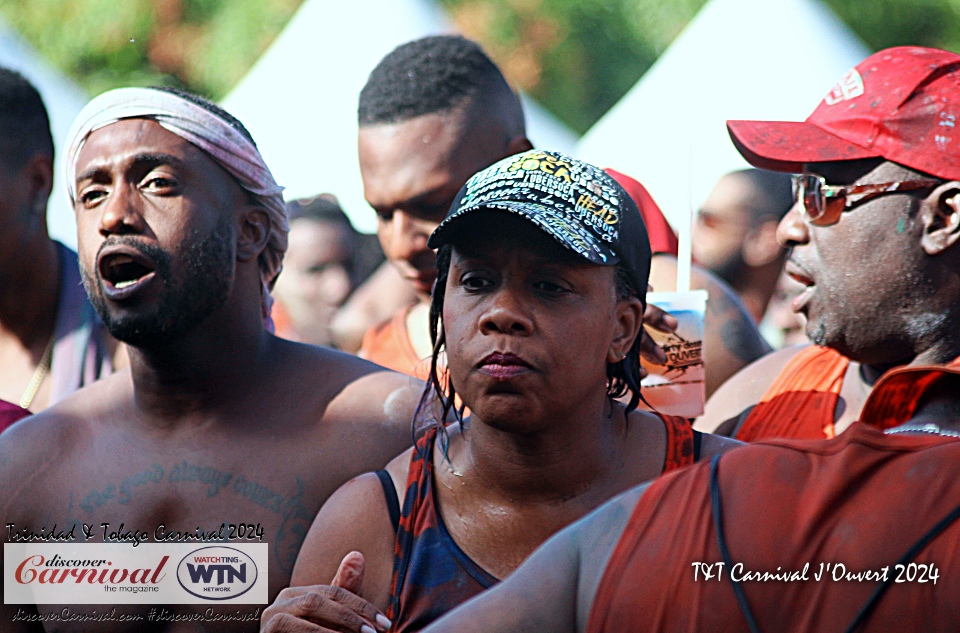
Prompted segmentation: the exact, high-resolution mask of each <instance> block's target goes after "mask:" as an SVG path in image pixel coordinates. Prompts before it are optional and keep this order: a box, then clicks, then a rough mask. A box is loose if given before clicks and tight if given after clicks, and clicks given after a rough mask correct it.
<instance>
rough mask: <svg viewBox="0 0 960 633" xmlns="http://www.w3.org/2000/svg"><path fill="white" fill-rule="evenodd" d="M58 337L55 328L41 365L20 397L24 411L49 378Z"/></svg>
mask: <svg viewBox="0 0 960 633" xmlns="http://www.w3.org/2000/svg"><path fill="white" fill-rule="evenodd" d="M56 335H57V332H56V328H54V331H53V334H51V335H50V340H49V341H47V347H46V349H44V350H43V356H41V357H40V363H39V364H38V365H37V368H36V369H34V370H33V376H31V377H30V382H29V383H27V388H26V389H25V390H24V392H23V395H22V396H20V406H21V407H23V408H24V409H29V408H30V405H31V404H33V399H34V398H36V397H37V392H38V391H40V385H42V384H43V379H44V378H46V377H47V372H49V371H50V363H51V362H52V361H53V342H54V340H56V338H57V336H56Z"/></svg>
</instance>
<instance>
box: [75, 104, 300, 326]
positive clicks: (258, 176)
mask: <svg viewBox="0 0 960 633" xmlns="http://www.w3.org/2000/svg"><path fill="white" fill-rule="evenodd" d="M122 119H151V120H153V121H156V122H157V123H159V124H160V125H162V126H163V127H164V128H165V129H166V130H169V131H170V132H173V133H174V134H176V135H177V136H179V137H181V138H183V139H184V140H186V141H189V142H190V143H192V144H193V145H196V146H197V147H199V148H200V149H202V150H203V151H204V152H206V153H207V154H208V155H209V156H210V157H211V158H212V159H213V160H215V161H216V162H217V164H218V165H220V166H221V167H222V168H223V169H225V170H226V171H227V172H228V173H229V174H230V175H231V176H233V177H234V178H236V179H237V181H238V182H239V183H240V186H241V187H243V188H244V189H245V190H247V191H248V192H250V193H251V194H253V196H254V197H255V198H256V199H257V201H258V202H259V203H260V204H261V205H262V207H263V209H264V210H265V211H266V212H267V214H268V215H269V217H270V238H269V241H268V242H267V248H266V250H264V252H263V253H262V254H261V255H260V278H261V280H262V281H263V297H264V310H265V318H266V316H268V315H269V314H270V305H271V303H272V300H271V298H270V290H269V289H270V287H271V286H272V285H273V282H274V281H275V280H276V278H277V275H279V274H280V268H281V267H282V265H283V254H284V253H285V252H286V250H287V233H289V231H290V224H289V222H288V221H287V213H286V209H285V206H284V203H283V195H282V192H283V187H281V186H280V185H278V184H277V182H276V181H275V180H274V179H273V174H271V173H270V169H269V168H268V167H267V165H266V163H264V162H263V157H262V156H260V152H259V151H258V150H257V148H256V146H255V145H254V144H253V143H252V142H251V141H250V139H248V138H247V137H246V136H244V135H243V134H242V133H241V132H239V131H238V130H236V129H234V128H233V127H231V126H230V124H229V123H227V121H225V120H224V119H222V118H220V117H219V116H217V115H216V114H214V113H213V112H210V111H209V110H207V109H206V108H203V107H201V106H199V105H197V104H195V103H193V102H191V101H188V100H187V99H184V98H183V97H180V96H179V95H176V94H173V93H171V92H165V91H163V90H154V89H150V88H120V89H117V90H111V91H109V92H105V93H103V94H102V95H100V96H99V97H96V98H95V99H94V100H93V101H91V102H90V103H88V104H87V106H86V107H85V108H84V109H83V110H81V111H80V114H78V115H77V118H76V120H75V121H74V122H73V126H72V127H71V128H70V133H69V135H68V136H67V139H68V144H67V148H68V149H67V154H66V160H65V161H64V163H63V164H64V166H65V168H66V174H64V176H65V177H64V182H66V183H67V192H68V193H69V195H70V203H71V205H74V204H75V203H76V198H77V188H76V169H77V158H78V157H79V155H80V150H81V149H83V144H84V143H85V142H86V140H87V137H89V136H90V133H91V132H93V131H94V130H98V129H100V128H102V127H105V126H107V125H110V124H111V123H116V122H117V121H120V120H122Z"/></svg>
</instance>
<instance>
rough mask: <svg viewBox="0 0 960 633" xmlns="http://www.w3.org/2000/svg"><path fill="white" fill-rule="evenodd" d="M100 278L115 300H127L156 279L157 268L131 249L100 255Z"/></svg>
mask: <svg viewBox="0 0 960 633" xmlns="http://www.w3.org/2000/svg"><path fill="white" fill-rule="evenodd" d="M98 269H99V271H100V278H101V279H102V280H103V282H104V287H105V290H106V292H107V294H108V295H109V296H110V297H111V298H113V299H119V298H125V297H127V296H129V295H131V294H132V293H133V292H135V291H136V290H137V289H138V288H141V287H143V286H144V285H146V283H147V282H148V281H150V280H151V279H153V278H154V276H155V273H156V267H155V266H154V264H153V262H152V261H150V259H149V258H147V257H146V256H144V255H143V254H141V253H139V252H137V251H135V250H130V249H124V250H123V251H113V252H106V253H102V254H101V255H100V261H99V265H98Z"/></svg>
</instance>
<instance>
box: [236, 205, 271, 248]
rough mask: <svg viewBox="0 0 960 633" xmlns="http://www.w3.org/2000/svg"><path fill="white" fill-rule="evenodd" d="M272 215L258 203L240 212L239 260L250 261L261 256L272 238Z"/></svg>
mask: <svg viewBox="0 0 960 633" xmlns="http://www.w3.org/2000/svg"><path fill="white" fill-rule="evenodd" d="M270 228H271V223H270V216H269V215H268V214H267V212H266V211H264V210H263V209H262V208H260V207H259V206H256V205H247V206H245V207H244V208H243V211H241V212H240V216H239V230H238V232H237V260H238V261H241V262H248V261H251V260H254V259H256V258H257V257H259V256H260V253H262V252H263V250H264V249H265V248H266V247H267V241H269V239H270Z"/></svg>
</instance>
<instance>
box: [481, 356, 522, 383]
mask: <svg viewBox="0 0 960 633" xmlns="http://www.w3.org/2000/svg"><path fill="white" fill-rule="evenodd" d="M479 369H480V371H482V372H483V373H485V374H487V375H488V376H490V377H492V378H497V379H499V380H505V379H508V378H513V377H515V376H519V375H521V374H525V373H527V372H529V371H532V370H533V367H532V366H531V365H530V363H528V362H527V361H525V360H523V359H522V358H520V357H519V356H517V355H516V354H511V353H509V352H494V353H492V354H489V355H488V356H486V357H485V358H484V359H483V360H482V361H480V363H479Z"/></svg>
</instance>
